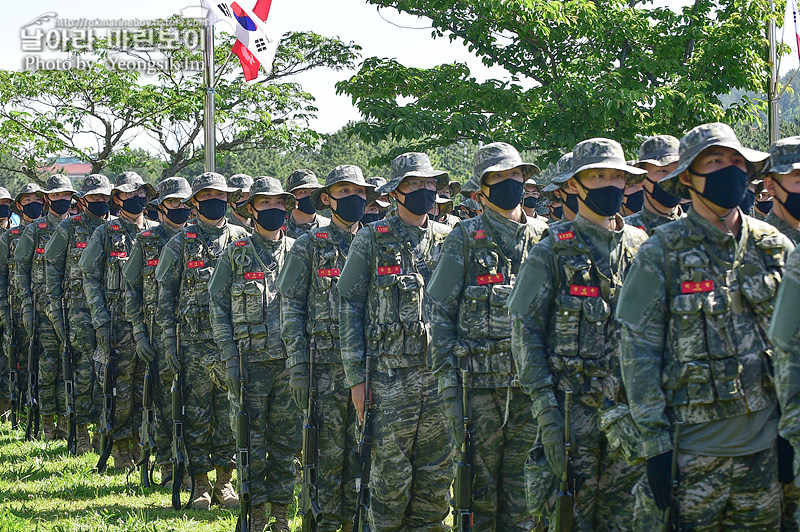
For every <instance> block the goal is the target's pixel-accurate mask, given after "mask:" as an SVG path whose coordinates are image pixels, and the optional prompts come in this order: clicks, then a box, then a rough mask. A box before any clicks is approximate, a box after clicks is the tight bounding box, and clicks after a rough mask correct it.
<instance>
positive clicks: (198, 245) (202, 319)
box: [176, 225, 230, 340]
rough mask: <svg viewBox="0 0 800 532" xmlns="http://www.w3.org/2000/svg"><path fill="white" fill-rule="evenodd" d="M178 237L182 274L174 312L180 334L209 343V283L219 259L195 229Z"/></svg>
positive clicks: (185, 230) (210, 335) (182, 232)
mask: <svg viewBox="0 0 800 532" xmlns="http://www.w3.org/2000/svg"><path fill="white" fill-rule="evenodd" d="M180 235H181V236H180V239H181V244H182V246H181V256H180V257H179V260H180V261H182V264H181V268H182V273H181V280H180V283H181V287H180V293H179V296H178V308H177V309H176V311H177V313H178V319H179V320H180V321H181V325H182V327H181V334H182V335H184V336H186V337H188V338H191V339H193V340H211V339H213V338H214V335H213V334H212V330H211V320H210V318H209V294H208V281H209V280H210V279H211V276H212V275H213V273H214V267H215V266H216V265H217V260H218V259H219V257H218V256H217V255H215V254H214V252H213V250H212V249H211V247H210V245H211V244H210V243H208V242H206V241H205V239H204V235H203V234H202V232H201V230H200V229H199V228H198V226H197V225H191V226H189V227H185V228H184V229H183V230H182V231H181V232H180ZM228 236H229V237H230V233H228ZM226 247H227V243H226Z"/></svg>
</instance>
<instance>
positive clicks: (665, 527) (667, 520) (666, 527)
mask: <svg viewBox="0 0 800 532" xmlns="http://www.w3.org/2000/svg"><path fill="white" fill-rule="evenodd" d="M682 427H683V423H675V433H674V434H673V442H672V464H671V465H670V475H671V476H670V478H671V479H672V490H671V493H670V499H671V503H670V505H669V508H667V509H666V510H664V514H663V516H662V519H661V525H660V527H659V529H660V530H661V532H671V531H673V530H676V531H677V530H680V529H681V528H680V527H681V525H680V513H679V512H678V510H679V508H678V501H677V500H676V499H675V493H676V492H677V491H678V443H680V439H681V428H682Z"/></svg>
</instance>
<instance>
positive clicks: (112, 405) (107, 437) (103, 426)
mask: <svg viewBox="0 0 800 532" xmlns="http://www.w3.org/2000/svg"><path fill="white" fill-rule="evenodd" d="M114 321H115V320H114V306H113V303H112V305H111V320H110V321H109V331H110V336H111V338H109V343H110V345H109V346H108V362H107V363H106V373H105V375H103V413H102V415H101V418H100V459H99V460H98V461H97V466H95V470H96V471H97V472H98V473H103V472H104V471H105V470H106V463H107V462H108V459H109V457H110V456H111V449H112V448H113V447H114V414H115V412H116V410H117V386H116V383H117V379H116V376H115V375H114V374H115V373H116V371H117V368H116V362H117V358H118V357H119V351H118V350H117V349H116V347H115V343H114V338H113V335H114Z"/></svg>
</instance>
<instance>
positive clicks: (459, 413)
mask: <svg viewBox="0 0 800 532" xmlns="http://www.w3.org/2000/svg"><path fill="white" fill-rule="evenodd" d="M442 399H443V400H444V411H445V415H446V416H447V421H448V423H449V424H450V434H451V435H452V437H453V442H454V443H455V444H456V445H461V442H462V441H464V436H465V434H464V412H463V410H462V406H461V394H459V393H458V388H457V387H455V386H452V387H450V388H445V389H444V390H442Z"/></svg>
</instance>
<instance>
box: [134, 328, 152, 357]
mask: <svg viewBox="0 0 800 532" xmlns="http://www.w3.org/2000/svg"><path fill="white" fill-rule="evenodd" d="M133 338H134V340H136V353H137V354H138V355H139V358H141V359H142V361H143V362H145V363H150V362H152V361H153V360H155V359H156V352H155V351H153V346H151V345H150V338H148V337H147V333H146V332H145V331H136V332H134V333H133Z"/></svg>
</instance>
